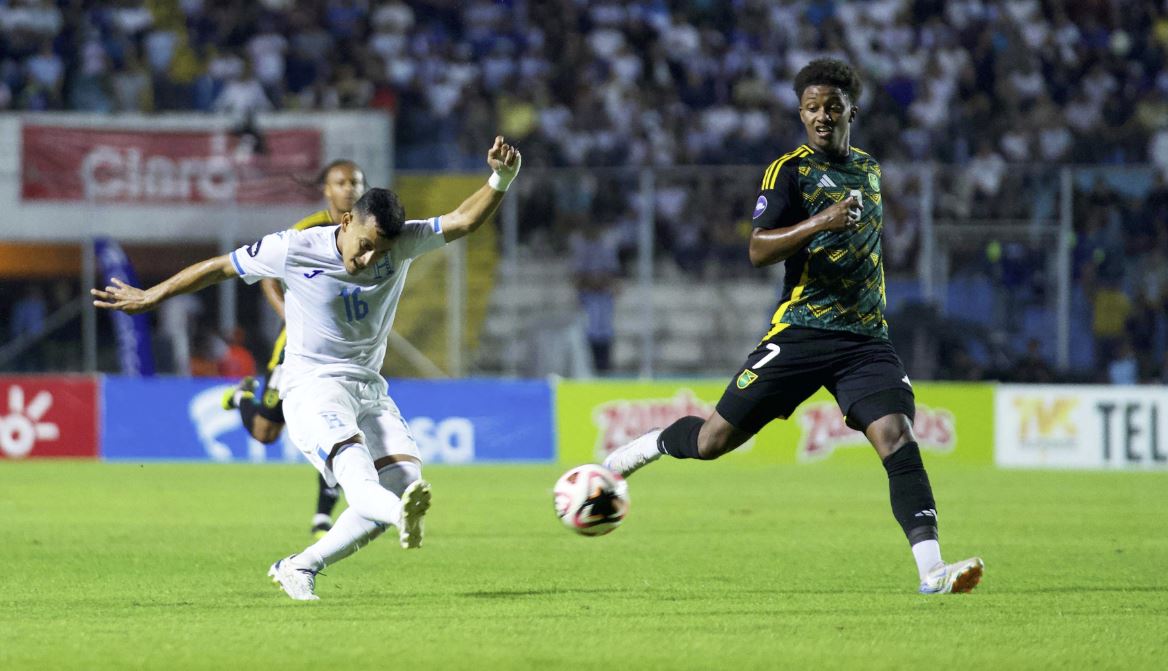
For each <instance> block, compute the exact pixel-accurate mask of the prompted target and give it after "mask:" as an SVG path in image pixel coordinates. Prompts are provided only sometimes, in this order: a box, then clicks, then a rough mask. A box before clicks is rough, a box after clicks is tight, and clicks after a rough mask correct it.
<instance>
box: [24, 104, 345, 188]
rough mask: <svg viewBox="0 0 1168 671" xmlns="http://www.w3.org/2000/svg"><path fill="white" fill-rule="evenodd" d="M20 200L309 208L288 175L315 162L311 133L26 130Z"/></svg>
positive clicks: (317, 145) (316, 136) (316, 145)
mask: <svg viewBox="0 0 1168 671" xmlns="http://www.w3.org/2000/svg"><path fill="white" fill-rule="evenodd" d="M21 140H22V144H21V178H20V180H21V184H20V194H21V199H22V200H24V201H34V202H35V201H86V202H98V203H140V204H176V203H177V204H188V203H189V204H194V205H200V204H226V203H233V204H257V205H262V204H281V205H286V204H289V203H296V202H304V203H314V202H316V200H317V198H318V197H319V196H318V194H317V193H316V192H315V191H313V190H310V189H302V188H296V182H295V181H294V180H293V178H294V177H300V178H303V177H305V176H311V175H312V173H313V172H314V171H315V170H316V169H317V167H318V166H319V165H320V164H321V153H322V148H321V145H322V141H321V133H320V131H319V130H317V129H314V128H292V129H278V130H276V129H274V130H266V131H264V132H262V134H260V135H259V136H256V135H254V134H247V133H240V134H236V133H232V132H230V131H226V130H173V131H157V130H150V131H147V130H124V129H110V128H74V127H67V126H49V125H38V124H27V123H26V124H24V125H23V126H22V129H21Z"/></svg>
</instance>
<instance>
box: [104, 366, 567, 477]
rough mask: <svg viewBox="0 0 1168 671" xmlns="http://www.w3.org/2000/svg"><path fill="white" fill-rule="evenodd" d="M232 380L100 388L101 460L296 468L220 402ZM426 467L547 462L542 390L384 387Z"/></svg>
mask: <svg viewBox="0 0 1168 671" xmlns="http://www.w3.org/2000/svg"><path fill="white" fill-rule="evenodd" d="M233 384H234V380H224V379H214V378H211V379H208V378H193V379H192V378H157V377H156V378H130V377H113V376H107V377H105V378H103V380H102V392H103V403H102V406H103V408H102V422H101V455H102V457H103V458H105V459H113V460H117V459H150V460H155V459H157V460H199V461H203V460H210V461H220V462H228V461H252V462H263V461H297V460H299V459H301V457H300V452H299V451H298V450H297V449H296V447H295V446H294V445H292V442H291V441H290V440H287V438H286V436H287V434H286V433H285V434H283V435H281V437H280V439H279V440H278V441H276V442H275V443H273V444H272V445H263V444H261V443H259V442H258V441H256V440H254V439H252V438H251V437H250V436H249V435H248V434H247V432H246V431H245V430H244V428H243V424H242V423H241V421H240V419H239V413H238V412H237V411H234V410H231V411H228V410H223V408H222V407H220V398H221V397H222V395H223V392H224V391H226V390H228V389H230V388H231V387H232V385H233ZM389 394H390V396H391V397H392V398H393V399H394V401H395V402H396V403H397V405H398V407H399V408H400V409H401V411H402V415H403V416H404V417H405V418H406V421H407V423H408V424H409V425H410V429H411V431H412V432H413V434H414V439H415V440H416V441H417V443H418V447H419V449H420V450H421V452H422V459H423V461H424V462H425V463H427V464H435V463H459V464H461V463H477V462H500V461H511V462H514V461H530V462H550V461H553V460H554V459H555V436H554V433H553V425H552V392H551V388H550V386H549V385H548V384H547V383H546V382H543V381H519V380H390V384H389Z"/></svg>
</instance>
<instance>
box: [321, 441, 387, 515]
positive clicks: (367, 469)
mask: <svg viewBox="0 0 1168 671" xmlns="http://www.w3.org/2000/svg"><path fill="white" fill-rule="evenodd" d="M333 474H334V475H336V476H337V483H338V484H340V486H341V490H342V491H344V492H345V500H347V501H348V502H349V508H351V509H353V510H356V511H357V514H358V515H360V516H361V517H364V518H366V519H369V520H373V521H374V522H381V523H382V524H392V525H394V526H396V525H397V524H398V523H399V522H401V511H402V502H401V498H399V497H398V495H397V494H394V493H393V492H391V491H389V490H388V489H386V488H385V487H382V486H381V482H380V480H379V479H378V476H377V470H376V469H375V468H373V457H371V456H369V450H368V449H366V448H365V446H364V445H362V444H360V443H351V444H349V445H342V446H341V447H340V448H338V449H337V452H336V454H335V455H334V456H333Z"/></svg>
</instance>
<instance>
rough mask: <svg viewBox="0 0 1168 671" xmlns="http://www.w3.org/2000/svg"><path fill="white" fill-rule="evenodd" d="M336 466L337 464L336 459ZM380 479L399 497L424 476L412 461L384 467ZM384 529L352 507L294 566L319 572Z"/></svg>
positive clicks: (293, 559) (304, 552) (294, 562)
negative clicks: (411, 484)
mask: <svg viewBox="0 0 1168 671" xmlns="http://www.w3.org/2000/svg"><path fill="white" fill-rule="evenodd" d="M333 463H334V464H335V463H336V460H335V458H334V462H333ZM377 475H378V480H379V481H380V483H381V486H382V487H385V488H386V489H388V490H389V491H390V492H392V493H393V494H395V495H397V496H398V497H400V496H401V494H402V492H404V491H405V490H406V487H409V486H410V483H411V482H414V481H415V480H417V479H419V478H420V477H421V476H422V469H421V467H419V466H418V465H417V464H415V463H414V462H412V461H397V462H394V463H392V464H389V465H388V466H383V467H382V468H381V470H380V471H379V472H378V474H377ZM342 486H343V485H342ZM399 506H400V503H399ZM385 529H386V526H385V525H384V524H381V523H378V522H374V521H373V520H371V519H367V518H365V517H362V516H361V515H359V514H357V512H356V511H355V510H353V508H352V507H349V508H346V509H345V512H343V513H341V516H340V517H338V518H337V521H336V523H335V524H333V528H332V529H330V530H329V532H328V533H326V534H325V535H324V536H323V537H321V539H320V540H319V541H317V542H316V543H314V544H312V545H311V546H309V547H308V548H306V549H305V550H304V551H303V552H301V553H300V554H298V555H296V556H295V557H293V558H292V560H291V563H292V565H293V566H295V567H297V568H306V569H310V570H313V571H320V570H322V569H324V567H326V566H332V565H333V564H335V563H337V562H339V561H340V560H342V559H344V558H345V557H348V556H349V555H351V554H353V553H354V552H356V551H357V550H360V549H361V548H363V547H365V546H366V545H368V544H369V543H370V541H372V540H373V539H375V538H377V537H378V536H380V535H381V534H382V533H384V532H385Z"/></svg>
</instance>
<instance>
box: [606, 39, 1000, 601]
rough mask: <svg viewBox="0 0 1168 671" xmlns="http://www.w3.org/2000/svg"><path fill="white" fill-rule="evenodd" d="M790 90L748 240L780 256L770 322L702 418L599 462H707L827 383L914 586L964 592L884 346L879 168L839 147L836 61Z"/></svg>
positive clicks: (850, 76)
mask: <svg viewBox="0 0 1168 671" xmlns="http://www.w3.org/2000/svg"><path fill="white" fill-rule="evenodd" d="M795 94H796V95H797V96H798V97H799V118H800V120H801V121H802V122H803V127H804V129H805V130H806V133H807V142H806V144H803V145H801V146H799V147H798V148H796V149H794V150H793V151H790V152H788V153H786V154H784V155H783V156H781V157H779V158H778V159H776V160H775V161H774V162H772V163H771V164H770V165H769V166H768V167H767V169H766V170H765V171H764V173H763V179H762V185H761V189H760V193H759V196H758V200H757V201H756V202H755V206H754V231H753V232H752V234H751V238H750V260H751V263H752V264H754V265H755V266H756V267H759V266H767V265H771V264H774V263H779V262H784V263H786V275H785V279H784V283H783V284H784V286H783V293H782V297H781V298H780V300H779V304H778V306H777V307H776V308H775V310H774V313H773V314H772V315H771V319H770V326H769V327H768V329H767V331H766V333H765V335H764V336H763V338H762V341H761V342H760V343H759V344H758V347H757V348H756V349H755V350H754V351H753V352H752V353H751V354H750V355H749V356H747V357H746V362H745V363H744V364H743V366H742V368H741V369H740V371H739V372H737V373H736V374H735V375H734V377H733V378H732V379H731V380H730V383H729V385H728V386H727V387H726V391H725V392H724V393H723V394H722V398H721V400H720V401H719V402H718V405H717V407H716V410H715V412H714V414H713V415H712V416H710V417H709V418H701V417H684V418H682V419H680V420H678V421H676V422H674V423H673V424H671V425H670V426H668V427H666V428H665V429H664V430H663V431H650V432H649V433H647V434H645V435H644V436H642V437H640V438H638V439H636V440H634V441H633V442H631V443H629V444H628V445H625V446H623V447H620V448H618V449H616V450H614V451H613V452H612V453H611V454H610V455H609V456H608V458H607V459H605V461H604V464H605V466H607V467H609V468H610V469H612V470H614V471H617V472H619V473H621V474H622V475H629V474H631V473H633V472H634V471H636V470H637V469H639V468H641V467H643V466H645V465H647V464H649V463H651V462H653V461H655V460H656V459H658V458H659V457H660V456H661V455H662V454H667V455H669V456H672V457H676V458H681V459H685V458H694V459H716V458H717V457H719V456H721V455H723V454H726V453H727V452H729V451H731V450H733V449H735V448H737V447H738V446H739V445H742V444H743V443H745V442H746V441H747V440H749V439H750V438H751V437H752V436H753V435H754V434H756V433H758V431H759V430H760V429H762V427H763V426H765V425H766V424H767V423H769V422H770V421H772V420H774V419H786V418H787V417H788V416H790V414H791V413H792V412H793V411H794V410H795V408H796V407H798V405H799V404H800V403H802V402H803V401H805V400H806V399H807V398H808V397H810V396H811V395H812V394H814V393H815V392H816V391H818V390H819V388H820V387H827V389H828V391H830V392H831V394H832V395H833V396H834V397H835V399H836V402H837V403H838V404H839V407H840V410H841V411H843V413H844V416H845V418H846V420H847V424H848V426H850V427H852V428H854V429H857V430H859V431H862V432H863V433H864V435H865V436H866V437H867V438H868V440H869V442H871V443H872V446H873V447H874V448H876V453H877V455H879V456H880V458H881V460H882V461H883V463H884V468H885V470H886V471H887V473H888V484H889V494H890V498H891V501H892V512H893V516H894V517H895V518H896V520H897V522H899V523H900V525H901V528H902V529H903V530H904V533H905V536H906V537H907V538H908V541H909V545H910V546H911V548H912V554H913V558H914V560H915V562H916V565H917V571H918V576H919V578H920V592H922V593H925V594H938V593H945V594H947V593H953V592H968V591H969V590H971V589H973V587H974V586H975V585H977V583H978V581H979V580H980V579H981V575H982V572H983V568H984V567H983V564H982V561H981V559H979V558H977V557H974V558H971V559H966V560H964V561H960V562H956V563H953V564H946V563H945V562H944V561H942V559H941V546H940V544H939V542H938V536H937V510H936V504H935V503H934V499H933V492H932V487H931V486H930V484H929V477H928V475H927V474H926V472H925V467H924V463H923V462H922V461H921V454H920V449H919V447H918V446H917V442H916V437H915V436H914V434H913V418H914V415H915V413H916V402H915V399H914V397H913V390H912V385H911V384H910V383H909V378H908V374H907V373H906V372H905V370H904V365H903V364H902V363H901V361H900V358H899V357H898V356H897V354H896V351H895V350H894V349H893V347H892V344H891V343H890V342H889V340H888V324H887V322H886V321H885V319H884V306H885V299H884V271H883V266H882V260H881V248H880V234H881V228H882V226H883V209H882V207H881V192H880V165H879V164H878V163H877V162H876V161H875V159H873V158H872V157H871V156H869V155H868V154H865V153H864V152H862V151H860V150H858V149H856V148H855V147H852V146H851V144H850V140H851V125H852V122H853V121H855V119H856V117H857V115H858V114H859V107H857V105H856V101H857V100H858V99H859V97H860V81H859V78H858V77H857V76H856V73H855V72H854V71H853V70H852V68H851V67H850V66H849V65H848V64H846V63H844V62H842V61H838V60H834V59H819V60H815V61H812V62H811V63H809V64H808V65H807V66H806V67H804V68H803V69H802V70H800V71H799V73H798V75H797V76H796V77H795Z"/></svg>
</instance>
